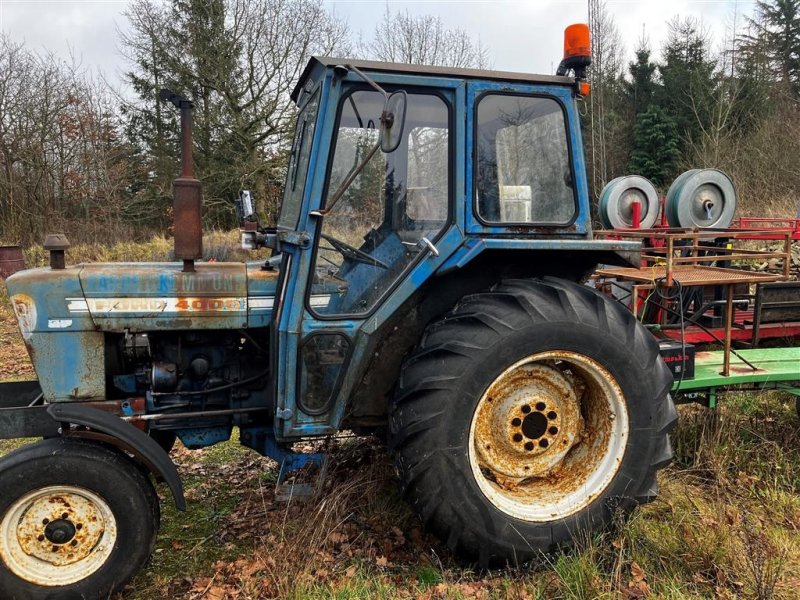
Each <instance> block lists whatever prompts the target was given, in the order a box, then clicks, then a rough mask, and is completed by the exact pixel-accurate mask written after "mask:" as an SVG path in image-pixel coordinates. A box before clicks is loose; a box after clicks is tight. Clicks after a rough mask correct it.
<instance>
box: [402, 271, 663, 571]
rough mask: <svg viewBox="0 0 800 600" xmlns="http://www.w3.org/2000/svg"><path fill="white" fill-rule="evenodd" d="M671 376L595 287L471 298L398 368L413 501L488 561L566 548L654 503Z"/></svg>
mask: <svg viewBox="0 0 800 600" xmlns="http://www.w3.org/2000/svg"><path fill="white" fill-rule="evenodd" d="M671 382H672V377H671V375H670V373H669V370H668V369H667V368H666V367H665V366H664V364H663V361H661V359H660V357H659V354H658V347H657V344H656V342H655V340H654V339H653V337H652V336H651V335H650V334H649V333H648V332H647V331H646V330H645V329H644V328H643V327H641V325H639V324H638V323H637V321H636V320H635V319H634V318H633V316H632V315H631V314H630V312H629V311H627V310H625V309H624V308H623V307H621V306H620V305H618V304H616V303H613V302H612V301H610V300H608V299H606V298H605V297H603V296H601V295H599V294H597V293H595V292H594V291H593V290H590V289H589V288H587V287H585V286H579V285H576V284H573V283H570V282H565V281H560V280H552V279H547V280H541V281H531V280H517V281H508V282H505V283H504V284H502V285H500V286H497V287H496V288H495V289H493V290H491V291H490V292H486V293H483V294H476V295H473V296H469V297H467V298H464V299H463V300H462V301H461V302H460V303H459V305H458V306H457V307H456V308H455V309H454V310H453V311H452V312H451V313H450V314H449V315H447V316H446V317H445V319H444V320H443V321H441V322H439V323H436V324H434V325H431V326H430V327H429V328H428V329H427V331H426V333H425V335H424V336H423V339H422V341H421V343H420V345H419V347H418V348H417V349H416V350H415V351H414V353H413V354H412V356H410V357H409V358H408V359H407V361H406V363H405V365H404V367H403V370H402V373H401V377H400V381H399V383H398V389H397V396H396V399H395V402H394V404H393V407H392V412H391V443H392V446H393V448H394V450H395V451H396V457H397V462H398V466H399V470H400V474H401V479H402V481H403V485H404V489H405V493H406V495H407V497H408V499H409V500H410V502H411V504H412V505H413V506H414V507H415V508H416V509H417V511H418V512H419V513H420V515H421V516H422V518H423V519H424V520H425V522H426V523H427V525H428V526H429V527H430V528H431V529H432V530H433V531H434V532H435V533H437V534H438V535H439V536H440V537H441V538H442V539H443V540H445V541H446V542H447V544H448V546H450V548H451V549H452V550H453V551H456V552H459V553H461V554H464V555H467V556H468V557H470V558H472V559H475V560H477V562H478V563H479V564H480V565H481V566H490V565H492V564H498V563H504V562H522V561H524V560H527V559H529V558H531V557H533V556H534V555H536V554H538V553H540V552H543V551H544V552H548V551H552V550H554V549H555V548H557V547H559V546H562V545H566V544H569V543H570V542H571V541H572V540H574V538H575V536H576V535H579V534H585V533H586V532H589V533H591V532H595V531H598V530H602V529H603V528H606V527H607V526H609V525H611V524H612V523H613V522H614V520H615V513H616V512H618V510H619V509H622V511H623V512H624V511H626V510H628V509H630V508H632V507H633V506H635V505H636V504H637V503H638V502H644V501H647V500H650V499H652V498H653V497H654V496H655V494H656V492H657V484H656V478H655V475H656V471H657V469H659V468H660V467H663V466H664V465H666V464H667V463H668V462H669V460H670V458H671V456H672V451H671V447H670V444H669V438H668V436H667V433H668V431H669V429H670V428H671V427H672V425H673V424H674V422H675V419H676V413H675V409H674V406H673V404H672V401H671V399H670V398H669V396H668V391H669V386H670V384H671Z"/></svg>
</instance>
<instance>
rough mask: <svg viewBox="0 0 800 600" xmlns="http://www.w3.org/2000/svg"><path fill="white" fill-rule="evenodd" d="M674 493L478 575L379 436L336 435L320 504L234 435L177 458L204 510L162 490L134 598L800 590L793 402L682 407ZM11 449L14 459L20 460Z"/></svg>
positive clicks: (728, 401)
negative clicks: (294, 491) (616, 522)
mask: <svg viewBox="0 0 800 600" xmlns="http://www.w3.org/2000/svg"><path fill="white" fill-rule="evenodd" d="M680 413H681V420H680V425H679V427H678V428H677V430H676V431H675V432H674V434H673V442H674V444H675V448H676V460H675V462H674V463H673V465H672V466H671V467H669V468H668V469H667V470H666V471H664V472H663V473H662V475H661V477H660V483H661V494H660V496H659V498H658V499H657V500H656V501H655V502H654V503H652V504H650V505H647V506H645V507H643V508H642V509H640V510H639V511H637V512H636V513H635V514H634V516H633V518H632V519H631V520H629V521H628V522H627V523H624V524H621V526H620V528H619V529H618V530H617V531H616V532H614V533H609V534H605V535H602V536H597V537H593V538H589V539H580V540H578V542H577V546H576V549H575V550H574V551H571V552H565V553H563V554H559V555H555V556H551V557H546V558H543V559H542V561H541V562H540V564H538V565H535V566H531V567H524V568H516V569H512V568H509V569H502V570H496V571H490V572H476V571H475V570H474V569H472V568H469V567H467V566H464V565H462V564H460V563H459V562H457V561H456V560H455V559H454V558H453V557H451V556H450V555H449V554H448V552H447V551H446V549H445V548H444V547H443V546H442V545H441V544H440V543H439V542H438V541H437V540H436V539H434V538H433V537H431V536H430V535H428V534H427V533H426V532H425V531H424V530H423V528H422V527H421V526H420V523H419V522H418V520H417V519H416V517H415V516H414V515H413V514H412V513H411V512H410V511H409V510H408V508H407V507H406V505H405V503H404V502H403V500H402V499H401V498H400V495H399V492H398V485H397V481H396V478H395V473H394V469H393V467H392V464H391V460H390V458H389V456H388V455H387V453H386V451H385V450H384V449H383V447H382V445H381V443H380V442H378V441H377V440H375V439H372V438H341V439H337V440H334V442H333V448H332V452H331V458H330V465H329V470H328V477H327V479H326V482H325V485H324V489H323V491H322V493H321V495H320V496H319V497H317V498H315V499H314V500H312V501H310V502H305V503H301V502H296V501H295V502H290V503H282V502H278V501H276V500H275V496H274V477H275V472H276V469H277V465H276V464H275V463H274V462H272V461H270V460H269V459H266V458H263V457H260V456H257V455H256V454H255V453H253V452H251V451H250V450H247V449H245V448H243V447H242V446H240V445H239V444H238V439H237V437H238V433H236V432H234V436H233V439H231V440H230V441H229V442H226V443H223V444H219V445H217V446H214V447H212V448H208V449H205V450H199V451H188V450H185V449H184V448H182V447H180V446H178V447H177V448H176V449H175V450H174V451H173V458H174V459H175V461H176V463H177V465H178V468H179V470H180V471H181V474H182V477H183V480H184V482H185V485H186V489H187V497H188V500H189V510H188V511H187V512H186V513H184V514H180V513H178V512H177V511H176V510H175V509H174V507H173V505H172V503H171V500H170V498H169V496H168V492H167V491H166V490H165V489H160V490H159V492H160V494H161V496H162V506H163V516H162V528H161V532H160V534H159V538H158V543H157V549H156V552H155V553H154V555H153V558H152V559H151V561H150V562H149V563H148V565H147V566H146V568H145V569H144V570H143V571H142V572H141V573H140V574H139V575H138V576H137V577H136V578H135V579H134V581H133V582H132V583H131V584H130V585H129V586H128V588H127V589H126V590H125V591H124V592H123V593H122V594H121V595H120V596H119V600H123V599H124V600H150V599H152V598H157V597H165V598H185V599H199V598H204V599H215V600H218V599H248V598H249V599H256V598H289V599H306V598H308V599H316V598H319V599H322V598H341V599H343V600H357V599H362V598H363V599H365V600H366V599H372V598H387V599H389V598H414V599H418V598H423V599H434V598H448V599H450V598H453V599H458V598H464V599H466V598H486V599H494V598H498V599H499V598H503V599H506V598H512V599H535V598H559V599H565V600H567V599H569V600H584V599H588V598H593V599H625V600H630V599H639V598H666V599H675V600H679V599H681V600H682V599H695V598H696V599H700V598H720V599H731V600H732V599H738V598H743V599H744V598H753V599H758V600H762V599H763V600H766V599H772V598H774V599H785V600H790V599H794V598H797V597H798V595H799V594H800V579H799V578H798V577H797V575H796V574H797V573H798V572H800V480H799V478H800V469H799V467H800V428H798V417H797V416H796V414H795V413H794V402H793V398H792V397H791V396H788V395H781V394H779V393H774V392H773V393H762V394H759V395H756V396H746V395H743V394H739V395H736V394H734V395H731V396H728V397H726V398H725V399H724V401H723V402H722V404H721V406H720V407H719V408H718V409H717V410H716V411H710V410H707V409H704V408H701V407H695V406H685V407H681V408H680ZM9 449H10V443H9V442H4V443H3V445H2V446H0V452H3V451H8V450H9Z"/></svg>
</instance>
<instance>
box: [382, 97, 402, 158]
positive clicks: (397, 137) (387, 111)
mask: <svg viewBox="0 0 800 600" xmlns="http://www.w3.org/2000/svg"><path fill="white" fill-rule="evenodd" d="M407 105H408V94H406V92H405V91H404V90H400V91H399V92H394V93H392V94H391V95H390V96H389V97H388V98H386V102H384V104H383V114H381V152H383V153H384V154H389V153H390V152H394V151H395V150H397V147H398V146H399V145H400V141H401V140H402V139H403V128H404V127H405V124H406V106H407Z"/></svg>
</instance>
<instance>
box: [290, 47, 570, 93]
mask: <svg viewBox="0 0 800 600" xmlns="http://www.w3.org/2000/svg"><path fill="white" fill-rule="evenodd" d="M318 65H321V66H322V67H324V68H327V67H335V66H336V65H353V66H354V67H356V68H357V69H361V70H362V71H371V72H373V73H375V72H378V73H407V74H409V75H438V76H441V77H454V78H456V79H489V80H492V81H508V82H515V83H539V84H548V85H575V80H574V79H573V78H572V77H559V76H557V75H532V74H530V73H515V72H511V71H485V70H482V69H461V68H456V67H434V66H430V65H407V64H403V63H391V62H380V61H374V60H350V59H347V58H332V57H329V56H312V57H311V59H310V60H309V61H308V64H307V65H306V68H305V69H303V73H302V75H300V79H299V80H298V82H297V85H296V86H295V88H294V90H293V91H292V100H294V101H295V102H296V101H297V98H298V97H299V95H300V90H301V89H302V88H303V86H304V85H305V83H306V79H307V78H308V76H309V75H310V74H311V72H312V71H313V70H314V69H315V68H316V67H317V66H318Z"/></svg>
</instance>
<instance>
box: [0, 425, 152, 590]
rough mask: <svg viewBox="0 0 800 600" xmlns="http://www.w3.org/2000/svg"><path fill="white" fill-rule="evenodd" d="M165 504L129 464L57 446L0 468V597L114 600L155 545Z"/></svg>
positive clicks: (107, 454) (95, 449)
mask: <svg viewBox="0 0 800 600" xmlns="http://www.w3.org/2000/svg"><path fill="white" fill-rule="evenodd" d="M158 524H159V506H158V497H157V496H156V493H155V490H154V489H153V486H152V484H151V483H150V480H149V479H148V478H147V477H146V476H145V475H144V473H143V472H142V471H141V470H140V469H139V468H138V466H137V465H136V464H134V463H133V462H132V461H131V460H130V459H129V458H127V457H126V456H125V455H123V454H122V453H120V452H117V451H116V450H114V449H111V448H108V447H106V446H101V445H99V444H96V443H91V442H85V441H79V440H65V439H62V438H54V439H49V440H45V441H43V442H39V443H37V444H33V445H30V446H26V447H24V448H21V449H19V450H17V451H16V452H13V453H11V454H9V455H8V456H7V457H5V458H4V459H2V460H0V590H2V591H3V598H4V599H9V600H35V599H40V598H41V599H44V598H82V599H89V598H108V597H109V596H110V595H111V594H113V593H114V592H115V591H116V590H118V589H119V588H120V587H122V586H123V585H124V584H125V583H127V581H128V580H129V579H130V578H131V577H132V576H133V575H134V574H135V573H136V572H137V571H138V569H139V568H140V567H141V566H142V564H144V562H145V561H146V560H147V558H148V557H149V556H150V553H151V552H152V550H153V546H154V545H155V538H156V533H157V531H158Z"/></svg>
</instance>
